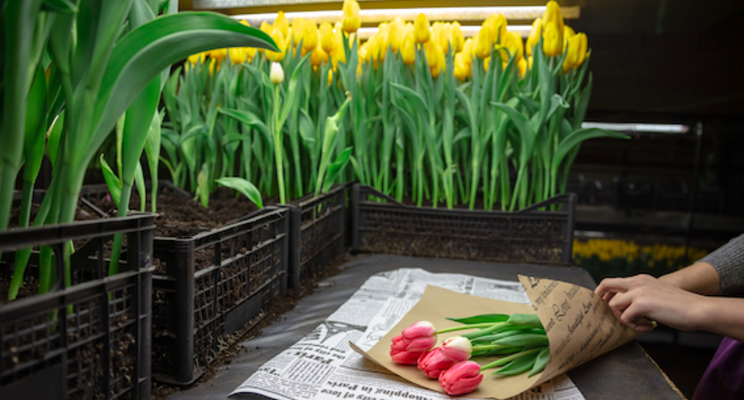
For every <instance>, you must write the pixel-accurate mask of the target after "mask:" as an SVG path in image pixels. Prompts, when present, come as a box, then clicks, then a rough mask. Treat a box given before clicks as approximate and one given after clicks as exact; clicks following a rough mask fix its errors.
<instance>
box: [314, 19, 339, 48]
mask: <svg viewBox="0 0 744 400" xmlns="http://www.w3.org/2000/svg"><path fill="white" fill-rule="evenodd" d="M318 33H319V35H320V47H321V48H322V49H323V51H325V52H326V53H328V54H331V53H332V52H333V49H334V48H335V47H336V42H335V41H334V40H333V27H332V26H331V24H330V23H329V22H323V23H322V24H320V28H318Z"/></svg>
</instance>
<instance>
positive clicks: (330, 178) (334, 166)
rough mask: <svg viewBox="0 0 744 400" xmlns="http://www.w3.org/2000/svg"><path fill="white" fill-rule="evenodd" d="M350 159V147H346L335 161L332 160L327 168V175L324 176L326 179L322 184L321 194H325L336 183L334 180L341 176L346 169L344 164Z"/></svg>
mask: <svg viewBox="0 0 744 400" xmlns="http://www.w3.org/2000/svg"><path fill="white" fill-rule="evenodd" d="M350 157H351V147H347V148H346V149H344V151H342V152H341V154H339V155H338V157H336V160H334V161H333V162H332V163H331V165H329V166H328V173H327V174H326V177H325V179H324V182H323V192H324V193H325V192H327V191H328V190H329V189H330V188H331V186H333V183H334V182H335V181H336V178H338V176H339V175H340V174H341V171H343V170H344V168H346V164H348V163H349V159H350Z"/></svg>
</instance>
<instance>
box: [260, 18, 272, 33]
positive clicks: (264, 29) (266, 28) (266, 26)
mask: <svg viewBox="0 0 744 400" xmlns="http://www.w3.org/2000/svg"><path fill="white" fill-rule="evenodd" d="M259 29H261V32H263V33H265V34H267V35H271V31H272V30H274V29H273V28H272V27H271V24H269V23H268V22H266V21H263V22H261V26H260V27H259Z"/></svg>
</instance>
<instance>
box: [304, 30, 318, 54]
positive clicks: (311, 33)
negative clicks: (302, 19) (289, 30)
mask: <svg viewBox="0 0 744 400" xmlns="http://www.w3.org/2000/svg"><path fill="white" fill-rule="evenodd" d="M316 47H318V27H317V26H315V24H314V23H312V22H307V23H305V25H304V31H303V32H302V56H303V57H304V56H305V54H307V53H308V52H310V51H313V50H315V48H316Z"/></svg>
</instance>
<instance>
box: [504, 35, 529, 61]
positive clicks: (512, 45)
mask: <svg viewBox="0 0 744 400" xmlns="http://www.w3.org/2000/svg"><path fill="white" fill-rule="evenodd" d="M501 48H502V49H506V50H508V52H506V51H504V50H500V51H499V54H500V55H501V60H502V61H504V62H508V61H509V57H510V56H513V57H514V61H515V62H519V60H521V59H522V58H524V46H523V44H522V36H521V35H520V34H519V33H517V32H507V33H506V35H504V40H503V41H502V42H501Z"/></svg>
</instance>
